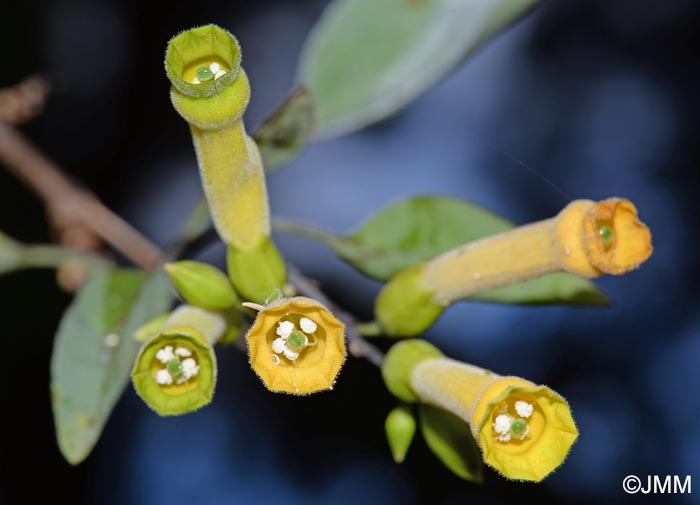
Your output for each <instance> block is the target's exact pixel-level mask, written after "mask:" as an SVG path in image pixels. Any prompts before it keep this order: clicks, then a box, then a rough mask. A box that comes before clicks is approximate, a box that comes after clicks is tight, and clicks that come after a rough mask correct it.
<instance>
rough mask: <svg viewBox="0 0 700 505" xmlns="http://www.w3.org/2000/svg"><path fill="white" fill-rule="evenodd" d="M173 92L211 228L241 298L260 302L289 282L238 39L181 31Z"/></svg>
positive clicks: (169, 59) (169, 58)
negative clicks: (252, 128)
mask: <svg viewBox="0 0 700 505" xmlns="http://www.w3.org/2000/svg"><path fill="white" fill-rule="evenodd" d="M165 68H166V72H167V75H168V78H169V79H170V82H171V83H172V88H171V92H170V97H171V100H172V103H173V106H174V107H175V109H176V110H177V112H178V113H179V114H180V115H181V116H182V117H183V118H184V119H185V120H186V121H187V122H188V123H189V124H190V130H191V132H192V141H193V143H194V147H195V151H196V153H197V160H198V163H199V170H200V175H201V178H202V185H203V187H204V192H205V194H206V197H207V201H208V203H209V209H210V211H211V214H212V218H213V221H214V226H215V227H216V230H217V232H218V233H219V236H220V237H221V239H222V240H223V241H224V242H225V243H226V245H227V247H228V267H229V275H230V277H231V281H232V283H233V285H234V287H235V288H236V290H237V291H238V292H239V293H241V294H242V295H243V297H244V298H246V299H249V300H255V301H258V302H263V301H264V300H265V299H267V298H268V297H269V296H270V295H272V294H273V293H274V292H276V290H277V289H281V288H282V287H283V286H284V283H285V276H286V271H285V265H284V262H283V260H282V258H281V257H280V254H279V252H278V250H277V248H276V247H275V245H274V244H273V242H272V240H271V239H270V218H269V207H268V201H267V190H266V187H265V176H264V170H263V165H262V161H261V159H260V153H259V151H258V147H257V145H256V144H255V142H254V141H253V140H252V139H251V138H250V137H249V136H248V135H247V133H246V131H245V127H244V125H243V113H244V112H245V109H246V107H247V106H248V101H249V99H250V86H249V83H248V77H247V76H246V74H245V72H244V71H243V69H242V68H241V50H240V46H239V45H238V42H237V41H236V39H235V38H234V37H233V36H232V35H231V34H230V33H229V32H227V31H226V30H224V29H222V28H219V27H218V26H215V25H207V26H201V27H198V28H193V29H191V30H187V31H184V32H182V33H180V34H179V35H177V36H176V37H174V38H173V39H172V40H171V41H170V43H169V44H168V49H167V52H166V56H165Z"/></svg>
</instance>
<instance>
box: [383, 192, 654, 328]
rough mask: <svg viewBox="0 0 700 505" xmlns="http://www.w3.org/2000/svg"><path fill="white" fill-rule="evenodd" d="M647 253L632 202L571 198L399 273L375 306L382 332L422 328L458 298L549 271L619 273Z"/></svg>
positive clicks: (645, 237) (647, 245)
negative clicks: (550, 212)
mask: <svg viewBox="0 0 700 505" xmlns="http://www.w3.org/2000/svg"><path fill="white" fill-rule="evenodd" d="M651 253H652V245H651V232H650V231H649V228H647V226H646V225H645V224H644V223H642V222H641V221H639V219H638V217H637V209H636V207H635V206H634V204H633V203H632V202H630V201H629V200H625V199H620V198H610V199H608V200H603V201H600V202H593V201H591V200H576V201H574V202H571V203H570V204H569V205H567V206H566V207H565V208H564V209H563V210H562V211H561V212H560V213H559V214H558V215H557V216H555V217H553V218H551V219H547V220H544V221H540V222H537V223H533V224H529V225H525V226H520V227H518V228H515V229H513V230H510V231H507V232H504V233H500V234H498V235H494V236H491V237H486V238H483V239H481V240H477V241H474V242H470V243H468V244H465V245H463V246H461V247H458V248H457V249H453V250H451V251H448V252H446V253H444V254H442V255H440V256H437V257H435V258H433V259H431V260H428V261H426V262H424V263H422V264H420V265H417V266H415V267H412V268H409V269H407V270H404V271H402V272H400V273H399V274H398V275H396V277H394V278H393V279H392V280H391V281H389V283H387V284H386V286H385V287H384V289H383V290H382V291H381V292H380V294H379V297H378V298H377V302H376V306H375V312H376V316H377V320H378V321H379V323H380V325H381V326H382V328H383V330H384V331H385V332H386V333H387V334H388V335H393V336H413V335H417V334H419V333H422V332H423V331H425V330H426V329H427V328H428V327H429V326H430V325H431V324H432V323H433V322H434V321H435V320H436V319H437V318H438V317H439V316H440V314H442V312H443V310H444V309H445V308H446V307H447V306H448V305H450V304H452V303H454V302H455V301H457V300H460V299H462V298H466V297H468V296H470V295H473V294H476V293H480V292H484V291H488V290H491V289H494V288H498V287H501V286H505V285H509V284H514V283H517V282H521V281H525V280H528V279H532V278H535V277H539V276H542V275H545V274H548V273H553V272H570V273H573V274H576V275H580V276H583V277H588V278H595V277H598V276H600V275H603V274H610V275H622V274H624V273H627V272H629V271H630V270H634V269H635V268H637V267H639V265H641V264H642V263H643V262H645V261H646V260H647V259H648V258H649V256H651Z"/></svg>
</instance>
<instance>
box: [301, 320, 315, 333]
mask: <svg viewBox="0 0 700 505" xmlns="http://www.w3.org/2000/svg"><path fill="white" fill-rule="evenodd" d="M299 326H301V331H303V332H304V333H313V332H315V331H316V329H317V328H318V326H317V325H316V323H314V322H313V321H312V320H311V319H309V318H307V317H302V318H301V321H299Z"/></svg>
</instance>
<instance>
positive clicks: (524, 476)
mask: <svg viewBox="0 0 700 505" xmlns="http://www.w3.org/2000/svg"><path fill="white" fill-rule="evenodd" d="M440 355H441V353H440V351H438V350H437V349H436V348H435V347H433V346H432V345H430V344H428V343H427V342H424V341H420V340H406V341H404V342H401V343H399V344H396V345H394V346H393V347H392V348H391V350H390V351H389V354H388V355H387V358H386V361H385V363H384V365H383V367H382V373H383V375H384V379H385V382H386V384H387V386H388V387H389V390H390V391H392V393H394V394H395V395H396V396H398V397H399V398H401V399H402V400H405V401H420V402H423V403H428V404H431V405H434V406H436V407H440V408H442V409H444V410H447V411H450V412H452V413H453V414H455V415H457V416H459V417H460V418H462V419H463V420H464V421H465V422H467V423H468V424H469V426H470V429H471V434H472V435H473V436H474V439H475V440H476V442H477V444H478V445H479V447H480V448H481V451H482V456H483V459H484V461H485V462H486V463H487V464H488V465H490V466H491V467H493V468H494V469H495V470H497V471H498V472H499V473H501V474H503V475H504V476H505V477H508V478H511V479H516V480H525V481H534V482H539V481H541V480H542V479H544V478H545V477H546V476H547V475H549V474H550V473H551V472H552V471H554V470H555V469H556V468H557V467H558V466H559V465H560V464H561V463H562V462H563V461H564V459H565V458H566V456H567V454H568V453H569V450H570V449H571V446H572V445H573V444H574V442H575V441H576V438H577V437H578V429H577V428H576V424H575V423H574V420H573V417H572V415H571V409H570V407H569V405H568V404H567V403H566V400H564V398H563V397H562V396H560V395H559V394H557V393H556V392H554V391H552V390H551V389H550V388H548V387H546V386H540V385H537V384H535V383H533V382H530V381H528V380H525V379H521V378H519V377H512V376H501V375H498V374H495V373H492V372H490V371H488V370H484V369H482V368H479V367H476V366H473V365H468V364H466V363H461V362H459V361H455V360H452V359H449V358H446V357H444V356H440ZM466 435H467V434H465V436H466Z"/></svg>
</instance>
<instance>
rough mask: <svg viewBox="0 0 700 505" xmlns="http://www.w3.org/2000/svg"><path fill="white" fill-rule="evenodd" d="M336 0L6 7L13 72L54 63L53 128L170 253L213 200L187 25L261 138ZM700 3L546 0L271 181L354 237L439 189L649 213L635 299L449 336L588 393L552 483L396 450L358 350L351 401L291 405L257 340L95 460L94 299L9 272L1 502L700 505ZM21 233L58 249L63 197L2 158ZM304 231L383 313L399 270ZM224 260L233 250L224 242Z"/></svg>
mask: <svg viewBox="0 0 700 505" xmlns="http://www.w3.org/2000/svg"><path fill="white" fill-rule="evenodd" d="M324 5H325V2H323V1H320V0H313V1H301V0H286V1H283V0H278V1H259V2H236V1H233V0H228V1H226V2H221V1H220V2H213V1H203V2H192V1H190V2H170V3H168V4H167V5H157V4H155V3H152V2H136V1H125V2H119V1H117V0H98V1H87V0H82V1H81V0H76V1H63V2H61V1H55V0H54V1H46V2H40V1H37V0H29V1H24V2H17V1H14V0H13V1H11V2H10V3H9V4H8V3H7V1H5V2H3V3H2V5H1V6H0V26H1V27H2V29H1V30H0V56H1V58H2V59H1V60H0V86H2V85H9V84H12V83H14V82H17V81H19V80H20V79H22V78H24V77H25V76H26V75H28V74H30V73H34V72H37V71H41V72H46V73H48V74H49V75H50V76H51V78H52V79H53V83H54V92H53V94H52V96H51V98H50V100H49V102H48V105H47V108H46V111H45V113H44V114H43V115H42V116H41V117H40V118H39V119H37V120H35V121H34V122H33V123H32V124H31V125H29V126H28V127H26V128H25V131H26V132H27V134H28V135H29V136H30V137H31V138H32V139H33V140H34V141H35V142H36V144H38V145H39V146H41V148H42V149H43V150H44V151H45V152H46V153H48V155H49V156H51V157H52V158H53V159H55V160H56V161H57V162H59V163H60V164H61V165H62V166H63V167H65V168H66V170H67V171H69V172H70V173H71V174H73V175H74V176H75V177H76V178H78V179H79V180H81V181H83V182H84V183H85V184H86V185H87V186H88V187H90V188H91V189H92V190H94V191H95V192H96V193H97V194H98V195H100V197H101V198H102V199H103V200H104V201H105V202H106V203H107V204H108V205H109V206H111V207H112V208H114V209H116V210H117V211H118V212H119V213H120V214H121V215H122V216H124V217H125V218H127V219H128V220H130V221H131V222H132V223H134V224H135V225H136V226H137V227H138V228H140V229H141V230H142V231H144V232H145V233H147V234H148V235H149V236H150V237H152V238H153V239H154V240H156V241H158V242H159V243H160V244H165V243H167V242H168V241H170V240H172V239H173V238H174V237H175V236H176V231H177V229H178V227H179V226H180V225H181V224H182V221H183V220H184V218H185V216H186V215H187V212H188V211H189V209H190V207H191V206H192V205H193V204H194V203H195V201H196V200H197V198H198V196H199V182H198V178H197V172H196V165H195V160H194V154H193V150H192V147H191V143H190V139H189V133H188V130H187V128H186V125H185V124H184V122H183V121H182V120H181V119H180V118H179V117H177V115H176V114H175V112H174V111H173V109H172V107H171V106H170V103H169V100H168V82H167V80H166V78H165V76H164V72H163V69H162V59H163V51H164V48H165V44H166V42H167V40H168V38H169V37H171V36H172V35H173V34H174V33H176V31H178V30H180V29H184V28H188V27H190V26H192V25H195V24H201V23H206V22H216V23H218V24H221V25H223V26H224V27H226V28H228V29H230V30H231V31H233V32H234V33H235V34H236V35H237V37H238V38H239V40H240V41H241V44H242V46H243V51H244V66H245V68H246V71H247V72H248V74H249V76H250V78H251V81H252V89H253V99H252V102H251V105H250V108H249V112H248V115H247V123H248V125H249V126H250V127H252V126H255V125H256V124H258V123H259V122H260V121H261V120H262V118H264V117H265V115H267V114H268V113H269V112H270V111H271V110H272V109H274V108H275V106H276V105H277V104H278V103H279V102H280V101H281V100H282V99H283V98H284V96H285V95H286V93H287V92H288V90H289V89H290V88H291V86H292V85H293V83H294V71H295V67H296V61H297V55H298V52H299V50H300V48H301V45H302V42H303V40H304V38H305V36H306V34H307V32H308V30H309V28H310V27H311V25H312V24H313V23H314V22H315V20H316V19H317V18H318V16H319V14H320V12H321V11H322V9H323V6H324ZM699 15H700V4H699V3H698V2H696V1H693V0H685V1H683V0H677V1H668V2H659V1H658V0H641V1H640V0H625V1H619V0H615V1H607V2H602V1H573V0H567V1H560V2H555V1H550V2H545V3H544V5H542V6H541V8H539V9H538V10H537V11H536V12H535V13H534V14H533V15H532V16H530V17H528V18H527V19H526V20H525V21H524V22H522V23H520V24H519V25H518V26H517V27H515V28H514V29H512V30H510V31H509V32H508V33H507V34H506V35H505V36H503V37H501V38H499V39H498V40H497V41H496V42H495V43H493V44H491V45H489V46H488V47H487V48H486V49H485V50H483V51H482V52H481V53H479V55H478V56H477V57H476V58H474V59H472V60H470V61H469V62H468V63H467V64H466V65H464V66H463V67H461V68H459V69H458V70H457V71H456V72H455V73H453V74H452V75H451V76H449V77H448V78H447V79H445V80H444V81H443V82H442V83H441V84H440V85H438V86H437V87H436V88H435V89H433V90H431V91H430V92H429V93H427V94H426V95H425V96H423V97H422V98H421V99H420V100H418V101H417V102H416V103H415V104H413V105H411V106H410V107H409V108H407V110H405V111H404V112H402V113H401V114H400V115H398V116H396V117H395V118H393V119H391V120H389V121H386V122H384V123H383V124H380V125H376V126H374V127H372V128H370V129H367V130H365V131H363V132H360V133H357V134H354V135H351V136H348V137H344V138H341V139H338V140H334V141H328V142H324V143H317V144H314V145H312V146H310V147H309V148H308V149H307V150H306V151H305V152H304V154H303V155H302V156H301V157H299V158H298V159H297V160H296V161H295V162H294V163H292V164H291V165H290V166H288V167H285V168H283V169H282V170H280V171H278V172H276V173H274V174H273V175H271V177H270V178H269V190H270V199H271V205H272V209H273V213H274V214H277V215H284V216H289V217H295V218H298V219H301V220H304V221H307V222H310V223H313V224H316V225H319V226H321V227H325V228H327V229H330V230H334V231H345V230H347V229H350V228H351V227H353V226H356V225H357V224H358V223H359V222H361V221H362V220H363V219H365V218H366V217H367V216H368V215H370V214H371V213H372V212H374V211H375V210H376V209H377V208H379V207H381V206H383V205H385V204H386V203H388V202H389V201H392V200H395V199H397V198H400V197H404V196H406V195H409V194H416V193H442V194H450V195H455V196H459V197H462V198H467V199H471V200H473V201H475V202H478V203H480V204H482V205H485V206H487V207H489V208H491V209H493V210H494V211H496V212H499V213H501V214H503V215H504V216H506V217H508V218H510V219H512V220H514V221H516V222H519V223H524V222H528V221H532V220H536V219H542V218H546V217H550V216H552V215H554V214H555V213H556V212H557V211H558V210H559V209H560V208H561V207H563V206H564V205H565V204H566V203H567V200H568V199H569V198H571V199H574V198H594V199H598V198H605V197H608V196H624V197H629V198H631V199H632V200H633V201H634V202H635V203H636V204H637V206H638V207H639V209H640V212H641V216H642V218H643V219H644V220H645V221H646V222H647V223H648V224H649V225H650V227H651V228H652V230H653V233H654V241H655V247H656V250H655V253H654V256H653V257H652V259H651V260H650V261H649V262H648V263H647V264H646V265H645V266H644V267H643V268H642V269H641V270H639V271H638V272H634V273H632V274H630V275H628V276H626V277H623V278H605V279H601V280H600V282H599V284H600V285H601V286H602V288H603V289H604V290H605V291H606V292H607V293H608V294H609V295H610V296H611V297H612V298H613V299H614V300H615V302H616V303H615V306H614V308H611V309H602V310H601V309H599V310H593V309H570V308H524V307H500V306H492V305H485V304H474V303H472V304H459V305H457V306H454V307H453V308H451V309H450V310H449V311H448V312H447V314H446V315H445V316H444V317H443V318H442V319H441V320H440V322H439V323H438V324H437V325H436V326H435V327H434V328H433V329H431V331H430V332H429V334H428V338H430V339H431V340H432V341H433V342H435V343H436V344H437V345H438V346H439V347H441V348H442V349H443V350H444V351H445V352H446V353H447V354H449V355H451V356H453V357H455V358H459V359H461V360H463V361H467V362H472V363H475V364H478V365H480V366H484V367H486V368H490V369H493V370H495V371H497V372H500V373H512V374H516V375H521V376H524V377H527V378H529V379H532V380H534V381H537V382H542V383H546V384H548V385H550V386H551V387H553V388H554V389H556V390H557V391H559V392H560V393H562V394H563V395H564V396H566V397H567V399H568V400H569V401H570V403H571V406H572V408H573V412H574V415H575V418H576V420H577V422H578V424H579V428H580V431H581V437H580V439H579V441H578V443H577V444H576V445H575V446H574V448H573V450H572V452H571V455H570V456H569V458H568V460H567V462H566V463H565V464H564V465H563V466H562V468H560V469H559V470H558V471H557V472H556V473H555V474H553V475H552V476H550V477H549V478H548V479H547V480H546V481H545V482H544V483H543V484H541V485H533V484H521V483H513V482H508V481H507V480H505V479H503V478H502V477H500V476H498V475H496V474H495V473H494V472H492V471H488V472H487V476H486V482H485V483H484V484H483V485H482V486H476V485H472V484H469V483H465V482H463V481H460V480H459V479H457V478H456V477H454V476H452V475H451V474H450V473H449V472H448V471H447V470H445V469H444V468H443V467H442V465H441V464H440V463H439V462H438V461H437V460H435V459H434V458H433V457H432V455H431V454H430V453H429V451H428V450H427V449H426V447H425V445H424V443H423V442H422V440H420V438H418V439H417V440H416V443H415V444H414V446H413V448H412V449H411V452H410V453H409V458H408V461H407V462H406V463H405V464H403V465H401V466H397V465H394V464H393V463H392V461H391V459H390V456H389V452H388V449H387V447H386V443H385V441H384V438H383V421H384V416H385V415H386V413H387V412H388V411H389V409H390V408H391V407H392V406H393V401H392V399H391V397H390V396H389V394H388V393H387V392H386V391H385V389H384V387H383V385H382V382H381V379H380V377H379V374H378V372H377V370H376V369H375V368H374V367H372V366H371V365H369V364H367V363H365V362H362V361H357V360H352V361H350V362H349V363H348V364H347V365H346V367H345V369H344V371H343V374H342V375H341V377H340V380H339V382H338V384H337V388H336V390H335V391H334V392H333V393H332V394H321V395H316V396H313V397H310V398H301V399H300V398H291V397H287V396H277V395H273V394H269V393H267V392H266V391H265V390H264V388H263V387H262V385H261V384H260V383H259V381H258V379H257V378H256V377H255V376H254V374H253V373H252V372H251V371H250V369H249V366H248V364H247V363H246V360H245V358H244V356H243V355H242V354H240V353H239V352H238V351H237V350H235V349H233V348H228V349H222V350H221V352H220V353H219V357H220V360H221V363H220V369H221V375H220V382H219V387H218V390H217V395H216V398H215V401H214V403H213V404H212V405H211V406H209V407H207V408H206V409H204V410H203V411H201V412H198V413H196V414H194V415H189V416H184V417H179V418H175V419H159V418H157V417H156V416H155V415H154V414H153V413H152V412H150V411H149V410H148V409H147V408H146V406H145V405H144V404H143V403H142V402H140V401H139V400H138V399H137V398H136V396H135V395H134V394H133V392H132V391H131V390H129V391H128V393H127V394H126V395H125V396H124V398H123V400H122V401H121V403H120V404H119V405H118V406H117V408H116V411H115V414H114V416H113V417H112V419H111V420H110V422H109V424H108V425H107V427H106V430H105V432H104V435H103V437H102V439H101V441H100V442H99V444H98V446H97V448H96V450H95V451H94V453H93V454H92V455H91V456H90V458H89V459H88V460H87V461H86V462H85V463H84V464H82V465H80V466H79V467H77V468H72V467H70V466H69V465H68V464H67V463H65V462H64V461H63V459H62V457H61V455H60V454H59V452H58V449H57V447H56V443H55V440H54V434H53V422H52V419H51V412H50V403H49V396H48V381H49V375H48V372H49V359H50V353H51V347H52V339H53V333H54V331H55V328H56V325H57V322H58V320H59V318H60V315H61V313H62V311H63V310H64V309H65V307H66V305H67V304H68V303H69V300H70V299H69V297H68V296H66V295H64V294H62V293H61V292H60V291H59V290H58V289H57V288H56V286H55V282H54V276H53V272H49V271H32V272H20V273H15V274H12V275H8V276H6V277H3V278H2V279H0V299H1V300H2V303H1V304H0V317H1V318H2V323H1V326H0V328H1V331H0V342H1V345H2V346H1V347H0V352H1V353H2V354H1V357H0V379H1V380H2V385H3V387H2V390H1V392H0V502H1V503H11V504H16V503H34V502H36V501H37V500H39V499H41V498H44V499H47V498H48V499H50V500H51V501H52V502H60V503H76V504H78V503H89V504H93V503H100V504H101V503H104V504H141V503H143V504H149V505H158V504H168V505H172V504H180V503H183V504H184V503H188V504H197V505H199V504H213V503H216V504H219V503H225V504H228V503H231V504H234V503H245V504H254V503H285V504H286V503H293V504H296V503H353V504H354V503H363V504H374V503H378V504H390V503H391V504H393V503H396V504H412V503H455V504H456V503H473V504H481V503H491V504H494V503H508V502H511V503H523V502H524V501H525V502H528V503H540V504H543V505H544V504H546V503H591V502H592V501H595V502H596V503H600V504H603V503H640V502H643V503H697V502H698V501H697V495H698V494H700V396H699V395H698V392H697V391H698V389H697V386H698V379H700V372H698V368H699V366H698V362H699V358H700V317H699V314H698V311H697V308H698V300H697V295H696V291H697V286H698V280H699V275H698V273H699V272H698V267H699V266H700V254H698V237H697V230H698V229H699V225H700V212H698V210H699V208H700V205H698V164H697V161H698V143H697V140H698V126H697V125H698V114H699V113H700V109H699V108H698V100H697V98H696V97H697V90H698V86H699V84H700V82H699V79H698V72H697V69H698V66H697V61H698V57H697V49H696V48H697V47H698V42H700V30H698V28H699V26H700V25H699V21H700V16H699ZM547 181H550V182H551V184H550V183H549V182H547ZM553 185H555V186H557V187H559V188H560V189H561V192H560V191H559V190H557V189H554V187H553ZM562 192H563V193H564V194H565V195H568V196H564V195H562V194H561V193H562ZM0 229H2V230H3V231H4V232H6V233H8V234H9V235H12V236H15V237H17V238H19V239H22V240H24V241H28V242H44V241H47V240H48V230H47V224H46V219H45V215H44V209H43V208H42V207H41V205H40V204H39V202H38V201H37V199H36V198H35V197H34V196H33V195H32V194H31V193H29V192H28V191H27V190H26V189H25V188H24V187H22V186H21V185H20V184H19V183H18V182H17V181H16V180H14V179H13V178H12V177H11V176H9V175H8V174H7V173H5V172H4V171H2V170H0ZM279 243H280V245H281V248H282V250H283V252H284V254H285V255H286V256H287V257H288V258H289V259H290V260H292V261H294V262H295V263H296V264H298V265H299V266H300V267H302V269H303V270H304V271H305V272H307V273H308V274H310V275H313V276H315V277H316V278H318V279H319V280H320V281H321V282H322V284H323V287H324V288H325V289H326V290H327V292H328V293H329V294H330V295H331V296H332V297H333V298H334V299H335V300H336V301H337V302H339V303H340V304H341V305H343V306H344V307H346V308H349V309H351V310H353V311H354V312H355V313H356V314H358V315H359V316H360V317H362V318H369V317H370V316H371V308H372V300H373V297H374V295H375V293H376V291H377V290H378V288H379V285H378V283H376V282H373V281H370V280H367V279H365V278H363V277H362V276H361V275H359V274H357V273H355V272H354V271H353V270H352V269H351V268H350V267H348V266H346V265H344V264H343V263H341V262H340V261H339V260H337V259H335V258H334V256H333V255H332V254H331V253H330V252H328V251H327V250H325V249H324V248H323V247H322V246H319V245H316V244H310V243H308V242H306V241H304V240H302V239H293V238H287V237H279ZM203 257H204V258H205V259H207V260H209V261H212V262H219V263H220V262H222V259H223V251H222V250H221V248H217V247H213V248H210V249H209V250H207V251H206V254H204V256H203ZM628 474H636V475H639V476H641V477H642V478H643V479H646V476H647V475H649V474H651V475H653V474H658V475H662V476H664V475H666V474H671V475H673V474H677V475H680V476H682V477H684V476H685V475H688V474H689V475H691V476H692V478H693V479H694V481H693V485H694V487H693V494H692V495H690V496H683V497H673V496H656V497H653V496H648V497H644V496H642V495H637V496H634V497H628V496H626V495H625V494H624V493H623V491H622V488H621V483H622V479H623V477H624V476H626V475H628ZM535 500H537V501H535Z"/></svg>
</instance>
